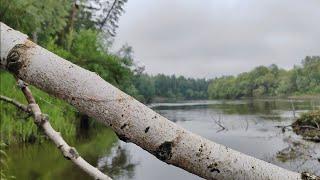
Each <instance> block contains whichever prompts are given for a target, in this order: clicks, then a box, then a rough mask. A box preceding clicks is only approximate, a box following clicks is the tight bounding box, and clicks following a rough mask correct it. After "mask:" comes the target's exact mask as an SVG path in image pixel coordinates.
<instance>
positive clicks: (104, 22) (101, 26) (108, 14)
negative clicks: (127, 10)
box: [99, 0, 118, 30]
mask: <svg viewBox="0 0 320 180" xmlns="http://www.w3.org/2000/svg"><path fill="white" fill-rule="evenodd" d="M117 2H118V0H114V1H113V3H112V6H111V8H110V10H109V11H108V13H107V15H106V17H105V18H104V19H103V20H102V22H101V24H100V27H99V29H100V30H102V28H103V26H104V25H105V24H106V22H107V20H108V19H109V17H110V15H111V12H112V11H113V9H114V7H115V5H116V3H117Z"/></svg>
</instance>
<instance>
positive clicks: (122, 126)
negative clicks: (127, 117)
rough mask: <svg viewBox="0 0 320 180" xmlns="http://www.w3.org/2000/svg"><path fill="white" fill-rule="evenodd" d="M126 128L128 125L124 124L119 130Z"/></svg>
mask: <svg viewBox="0 0 320 180" xmlns="http://www.w3.org/2000/svg"><path fill="white" fill-rule="evenodd" d="M127 126H128V124H127V123H124V124H123V125H122V126H121V127H120V128H121V129H124V128H125V127H127Z"/></svg>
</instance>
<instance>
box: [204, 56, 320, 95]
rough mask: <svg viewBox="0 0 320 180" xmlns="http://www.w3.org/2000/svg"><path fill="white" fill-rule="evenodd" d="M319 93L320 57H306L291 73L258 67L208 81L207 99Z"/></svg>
mask: <svg viewBox="0 0 320 180" xmlns="http://www.w3.org/2000/svg"><path fill="white" fill-rule="evenodd" d="M319 93H320V56H312V57H309V56H307V57H306V58H305V59H304V60H303V61H302V64H301V66H294V68H293V69H291V70H284V69H280V68H278V67H277V66H276V65H274V64H273V65H271V66H269V67H265V66H259V67H256V68H255V69H253V70H252V71H250V72H245V73H241V74H239V75H238V76H223V77H220V78H215V79H213V80H212V81H211V83H210V85H209V88H208V94H209V97H210V98H211V99H216V98H217V99H219V98H220V99H234V98H241V97H263V96H288V95H296V94H298V95H299V94H319Z"/></svg>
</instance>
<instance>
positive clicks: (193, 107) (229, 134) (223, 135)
mask: <svg viewBox="0 0 320 180" xmlns="http://www.w3.org/2000/svg"><path fill="white" fill-rule="evenodd" d="M293 104H294V107H295V109H296V112H295V114H296V115H298V114H299V113H301V112H303V111H306V110H310V109H313V108H319V105H320V101H319V100H312V101H310V100H306V101H295V102H294V103H293ZM151 107H152V108H153V109H154V110H156V111H157V112H159V113H160V114H162V115H163V116H165V117H167V118H168V119H170V120H172V121H174V122H175V123H177V124H178V125H180V126H183V127H184V128H186V129H188V130H190V131H192V132H195V133H197V134H200V135H202V136H204V137H206V138H208V139H210V140H213V141H215V142H218V143H220V144H223V145H226V146H228V147H230V148H233V149H235V150H238V151H240V152H243V153H246V154H248V155H251V156H254V157H256V158H259V159H263V160H265V161H268V162H271V163H273V164H276V165H278V166H281V167H284V168H287V169H291V170H294V171H299V172H303V171H308V172H312V173H315V174H317V175H320V162H319V160H318V158H320V144H319V143H318V144H316V143H312V142H308V141H304V140H303V139H302V138H301V137H299V136H297V135H295V134H294V133H293V132H292V131H291V130H290V129H286V130H285V131H284V132H283V131H282V128H278V127H276V126H279V125H281V126H282V125H289V124H291V123H292V121H293V116H294V113H293V112H292V103H291V102H290V101H289V100H279V99H278V100H239V101H194V102H184V103H168V104H154V105H152V106H151ZM223 127H224V128H225V129H224V128H223ZM89 134H90V136H89V137H88V138H78V139H75V140H74V141H73V142H72V144H74V145H75V146H76V148H77V149H78V151H79V153H80V154H81V155H82V156H83V157H84V158H85V159H86V160H88V161H89V162H90V163H91V164H93V165H95V166H97V167H98V168H99V169H101V170H102V171H103V172H105V173H107V174H108V175H110V176H112V177H113V178H114V179H137V180H138V179H139V180H144V179H145V180H147V179H159V180H160V179H161V180H162V179H181V180H182V179H183V180H186V179H200V178H199V177H196V176H194V175H192V174H190V173H188V172H185V171H183V170H181V169H179V168H176V167H174V166H171V165H167V164H165V163H163V162H160V161H159V160H157V159H156V158H155V157H154V156H152V155H150V154H148V153H147V152H145V151H144V150H142V149H140V148H139V147H137V146H136V145H134V144H131V143H129V144H126V143H123V142H120V141H119V140H118V139H117V137H116V136H115V135H114V133H113V132H112V131H111V130H110V129H105V130H99V131H98V132H97V131H91V132H89ZM8 155H9V157H10V160H9V169H10V174H12V175H15V176H16V177H17V179H56V180H58V179H90V177H88V176H87V175H86V174H84V173H82V172H81V171H80V170H78V169H77V168H76V167H75V166H74V165H73V164H72V163H71V162H69V161H66V160H65V159H64V158H63V157H62V156H61V154H60V152H59V151H58V150H57V149H56V148H55V147H54V146H53V145H52V144H51V143H49V142H47V143H42V144H35V145H28V146H17V147H10V148H9V150H8Z"/></svg>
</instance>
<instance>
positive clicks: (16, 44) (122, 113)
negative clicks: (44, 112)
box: [1, 23, 305, 180]
mask: <svg viewBox="0 0 320 180" xmlns="http://www.w3.org/2000/svg"><path fill="white" fill-rule="evenodd" d="M9 51H10V52H9ZM1 67H2V68H5V69H7V70H9V71H10V72H11V73H13V74H14V75H15V76H17V77H18V78H20V79H22V80H24V81H26V82H28V83H30V84H32V85H34V86H36V87H38V88H40V89H42V90H43V91H46V92H48V93H50V94H52V95H54V96H56V97H58V98H61V99H64V100H65V101H67V102H69V103H70V104H72V105H73V106H75V107H76V108H77V109H78V110H79V111H80V112H82V113H84V114H87V115H88V116H90V117H93V118H94V119H95V120H97V121H100V122H102V123H104V124H105V125H106V126H110V127H111V128H112V129H113V130H114V131H115V132H116V134H117V135H118V137H119V138H120V139H121V140H123V141H125V142H132V143H135V144H137V145H138V146H140V147H141V148H143V149H145V150H147V151H148V152H150V153H152V154H153V155H155V156H156V157H157V158H158V159H160V160H161V161H164V162H166V163H168V164H172V165H174V166H177V167H180V168H182V169H184V170H186V171H189V172H191V173H193V174H196V175H198V176H200V177H203V178H206V179H272V180H275V179H279V180H280V179H281V180H282V179H292V180H293V179H302V178H304V176H305V174H304V173H302V174H301V173H297V172H292V171H289V170H286V169H283V168H281V167H278V166H275V165H273V164H270V163H267V162H264V161H262V160H259V159H256V158H254V157H251V156H248V155H245V154H243V153H240V152H237V151H235V150H232V149H230V148H228V147H225V146H223V145H220V144H217V143H215V142H212V141H210V140H207V139H205V138H203V137H201V136H198V135H196V134H193V133H191V132H189V131H187V130H185V129H183V128H182V127H180V126H178V125H176V124H175V123H173V122H171V121H169V120H168V119H166V118H164V117H163V116H161V115H159V114H158V113H156V112H154V111H153V110H151V109H149V108H148V107H147V106H145V105H144V104H142V103H140V102H138V101H137V100H135V99H134V98H132V97H130V96H129V95H127V94H125V93H123V92H122V91H120V90H119V89H117V88H115V87H114V86H112V85H111V84H109V83H108V82H106V81H104V80H103V79H102V78H101V77H99V76H98V75H97V74H96V73H93V72H90V71H88V70H85V69H83V68H81V67H79V66H77V65H75V64H72V63H71V62H68V61H66V60H64V59H62V58H61V57H59V56H57V55H55V54H53V53H51V52H49V51H47V50H46V49H44V48H41V47H40V46H38V45H36V44H34V43H32V42H31V41H29V40H27V36H26V35H24V34H22V33H20V32H18V31H15V30H13V29H11V28H9V27H8V26H6V25H5V24H3V23H1ZM252 148H254V147H252Z"/></svg>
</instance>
